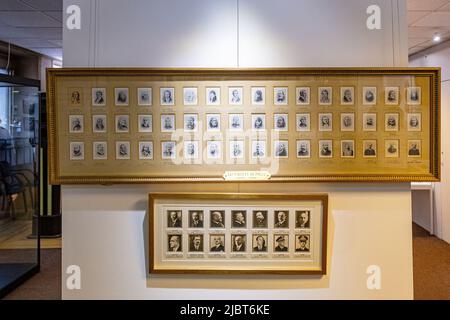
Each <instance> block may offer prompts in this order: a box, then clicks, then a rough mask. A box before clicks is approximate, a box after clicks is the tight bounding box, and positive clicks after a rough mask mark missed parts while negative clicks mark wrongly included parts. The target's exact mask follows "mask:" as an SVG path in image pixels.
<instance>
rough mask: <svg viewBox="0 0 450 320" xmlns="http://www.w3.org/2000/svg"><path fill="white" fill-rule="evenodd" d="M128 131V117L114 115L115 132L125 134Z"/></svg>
mask: <svg viewBox="0 0 450 320" xmlns="http://www.w3.org/2000/svg"><path fill="white" fill-rule="evenodd" d="M129 131H130V116H129V115H126V114H122V115H116V132H117V133H126V132H129Z"/></svg>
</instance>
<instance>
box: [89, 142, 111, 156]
mask: <svg viewBox="0 0 450 320" xmlns="http://www.w3.org/2000/svg"><path fill="white" fill-rule="evenodd" d="M92 158H93V159H94V160H107V159H108V144H107V142H106V141H94V142H92Z"/></svg>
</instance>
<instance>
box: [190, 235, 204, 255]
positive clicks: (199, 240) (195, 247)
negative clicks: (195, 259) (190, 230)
mask: <svg viewBox="0 0 450 320" xmlns="http://www.w3.org/2000/svg"><path fill="white" fill-rule="evenodd" d="M188 241H189V252H203V235H202V234H190V235H189V236H188Z"/></svg>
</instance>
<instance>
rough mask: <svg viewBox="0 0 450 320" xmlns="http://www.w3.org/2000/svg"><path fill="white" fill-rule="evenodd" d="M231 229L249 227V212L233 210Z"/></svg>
mask: <svg viewBox="0 0 450 320" xmlns="http://www.w3.org/2000/svg"><path fill="white" fill-rule="evenodd" d="M231 227H232V228H242V229H243V228H246V227H247V211H245V210H231Z"/></svg>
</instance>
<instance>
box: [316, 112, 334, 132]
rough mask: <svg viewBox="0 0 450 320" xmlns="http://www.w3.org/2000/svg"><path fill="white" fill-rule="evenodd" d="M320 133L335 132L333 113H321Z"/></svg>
mask: <svg viewBox="0 0 450 320" xmlns="http://www.w3.org/2000/svg"><path fill="white" fill-rule="evenodd" d="M319 131H333V114H332V113H319Z"/></svg>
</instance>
